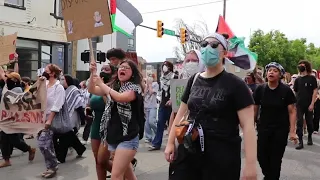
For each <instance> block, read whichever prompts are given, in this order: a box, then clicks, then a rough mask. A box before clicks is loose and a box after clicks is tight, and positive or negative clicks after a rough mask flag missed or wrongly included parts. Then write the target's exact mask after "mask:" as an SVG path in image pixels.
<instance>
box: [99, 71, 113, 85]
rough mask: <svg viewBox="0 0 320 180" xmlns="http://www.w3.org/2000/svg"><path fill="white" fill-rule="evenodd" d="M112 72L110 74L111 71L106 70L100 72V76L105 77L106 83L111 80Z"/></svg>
mask: <svg viewBox="0 0 320 180" xmlns="http://www.w3.org/2000/svg"><path fill="white" fill-rule="evenodd" d="M111 76H112V75H111V74H109V73H106V72H100V77H101V78H102V79H103V82H104V83H107V82H109V81H110V79H111Z"/></svg>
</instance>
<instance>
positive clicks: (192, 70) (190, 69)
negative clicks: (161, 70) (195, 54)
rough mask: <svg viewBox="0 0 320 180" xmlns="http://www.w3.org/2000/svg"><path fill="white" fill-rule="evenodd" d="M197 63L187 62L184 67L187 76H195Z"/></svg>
mask: <svg viewBox="0 0 320 180" xmlns="http://www.w3.org/2000/svg"><path fill="white" fill-rule="evenodd" d="M198 69H199V63H197V62H188V63H186V64H185V65H184V70H185V71H186V72H188V73H189V74H195V73H197V72H198Z"/></svg>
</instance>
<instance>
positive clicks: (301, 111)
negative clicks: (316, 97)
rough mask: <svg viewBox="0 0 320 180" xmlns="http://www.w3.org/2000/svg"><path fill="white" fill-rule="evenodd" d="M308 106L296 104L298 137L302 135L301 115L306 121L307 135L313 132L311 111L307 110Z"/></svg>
mask: <svg viewBox="0 0 320 180" xmlns="http://www.w3.org/2000/svg"><path fill="white" fill-rule="evenodd" d="M308 108H309V107H308V106H300V105H297V135H298V137H299V138H300V139H302V136H303V120H304V118H303V116H304V117H305V119H306V122H307V129H308V133H309V135H311V134H312V133H313V112H312V111H309V109H308Z"/></svg>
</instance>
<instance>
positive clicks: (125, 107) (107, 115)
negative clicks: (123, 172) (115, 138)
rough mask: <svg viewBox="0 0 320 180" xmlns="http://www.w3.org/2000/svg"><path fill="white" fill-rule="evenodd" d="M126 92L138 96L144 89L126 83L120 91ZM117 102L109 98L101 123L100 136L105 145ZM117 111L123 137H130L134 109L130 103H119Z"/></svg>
mask: <svg viewBox="0 0 320 180" xmlns="http://www.w3.org/2000/svg"><path fill="white" fill-rule="evenodd" d="M126 91H135V92H136V93H138V94H141V93H142V89H141V87H140V85H138V84H133V83H132V82H126V83H124V84H123V85H122V86H121V87H120V89H119V93H123V92H126ZM114 104H115V102H114V101H113V100H112V99H111V97H110V96H108V97H107V102H106V108H105V110H104V112H103V115H102V118H101V123H100V136H101V141H102V142H103V143H104V144H105V143H106V142H107V135H108V130H107V127H108V123H109V121H110V119H111V110H112V107H113V105H114ZM117 109H118V113H119V116H120V120H121V123H122V132H123V133H122V135H123V136H126V135H128V128H129V123H130V121H131V116H132V107H131V103H130V102H125V103H119V102H117Z"/></svg>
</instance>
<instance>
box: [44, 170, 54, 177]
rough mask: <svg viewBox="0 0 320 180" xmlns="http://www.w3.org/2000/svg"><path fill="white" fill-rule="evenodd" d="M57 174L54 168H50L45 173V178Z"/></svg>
mask: <svg viewBox="0 0 320 180" xmlns="http://www.w3.org/2000/svg"><path fill="white" fill-rule="evenodd" d="M56 174H57V172H56V171H54V170H52V169H48V170H47V172H46V174H45V176H44V178H47V179H49V178H53V177H54V176H55V175H56Z"/></svg>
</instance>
